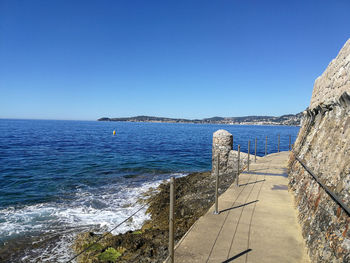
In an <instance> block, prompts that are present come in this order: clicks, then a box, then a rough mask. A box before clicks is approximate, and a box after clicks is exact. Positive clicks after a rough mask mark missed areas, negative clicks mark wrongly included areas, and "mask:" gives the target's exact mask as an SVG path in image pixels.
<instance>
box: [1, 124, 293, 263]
mask: <svg viewBox="0 0 350 263" xmlns="http://www.w3.org/2000/svg"><path fill="white" fill-rule="evenodd" d="M218 129H226V130H227V131H229V132H231V133H232V134H233V136H234V149H237V145H238V144H239V145H241V150H242V151H243V152H247V148H248V140H251V141H252V144H251V145H252V146H251V153H252V154H254V140H255V138H257V139H258V147H257V148H258V155H259V156H263V155H264V153H265V136H268V153H272V152H277V142H278V135H280V138H281V140H280V145H281V146H280V148H281V150H282V151H284V150H288V144H289V135H291V138H292V143H293V142H294V140H295V139H296V136H297V133H298V131H299V127H289V126H248V125H212V124H208V125H204V124H177V123H136V122H135V123H131V122H97V121H53V120H7V119H3V120H0V248H1V246H5V245H8V243H9V242H13V241H14V240H16V241H17V242H18V240H21V239H22V238H23V237H40V238H41V239H42V238H44V237H46V238H48V239H49V238H50V237H51V236H52V235H58V236H59V238H56V239H55V241H54V242H55V243H54V244H51V246H50V250H47V251H45V250H42V249H41V250H40V251H39V250H38V251H27V252H26V254H25V255H23V258H22V260H23V262H37V261H40V262H45V261H47V262H50V261H52V260H53V258H54V259H55V260H54V261H55V262H64V261H65V260H67V259H68V258H69V256H71V255H72V251H70V245H71V243H72V241H73V240H74V236H75V235H76V234H77V233H78V232H80V231H87V230H92V229H94V230H96V229H99V230H100V231H105V230H108V229H111V228H112V227H114V226H115V225H116V224H118V223H119V222H121V221H122V220H123V219H125V218H126V217H128V215H130V214H132V213H133V211H135V209H137V208H138V206H139V204H138V203H137V200H138V199H139V197H142V194H143V193H145V192H146V191H148V190H149V189H151V188H155V187H157V186H158V185H159V184H160V183H161V182H162V181H163V180H166V179H169V177H170V176H184V175H187V174H189V173H191V172H195V171H207V170H210V169H211V144H212V134H213V132H215V131H216V130H218ZM114 130H115V131H116V134H115V135H113V131H114ZM135 202H136V203H135ZM147 218H148V216H147V215H146V214H145V209H144V210H142V211H141V212H140V213H138V214H137V215H136V216H135V217H134V218H133V220H132V221H129V222H128V223H127V224H125V225H122V226H121V227H120V228H118V229H116V231H115V232H114V233H120V232H125V231H127V230H131V229H137V228H138V227H140V226H141V225H142V223H143V222H144V220H145V219H147ZM45 253H46V254H47V255H46V254H45Z"/></svg>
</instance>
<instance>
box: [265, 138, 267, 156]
mask: <svg viewBox="0 0 350 263" xmlns="http://www.w3.org/2000/svg"><path fill="white" fill-rule="evenodd" d="M266 155H267V136H266V141H265V156H266Z"/></svg>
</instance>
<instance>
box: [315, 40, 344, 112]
mask: <svg viewBox="0 0 350 263" xmlns="http://www.w3.org/2000/svg"><path fill="white" fill-rule="evenodd" d="M349 72H350V39H349V40H348V41H347V42H346V43H345V45H344V47H343V48H342V49H341V50H340V52H339V54H338V56H337V57H336V58H335V59H333V60H332V61H331V63H330V64H329V65H328V67H327V69H326V70H325V72H323V74H322V75H321V76H320V77H318V78H317V79H316V81H315V85H314V90H313V92H312V98H311V103H310V107H309V108H310V109H313V108H315V107H317V106H318V105H320V104H329V103H332V102H334V101H335V100H337V99H338V98H339V97H340V96H341V95H342V94H343V93H344V92H345V91H349V90H350V74H349Z"/></svg>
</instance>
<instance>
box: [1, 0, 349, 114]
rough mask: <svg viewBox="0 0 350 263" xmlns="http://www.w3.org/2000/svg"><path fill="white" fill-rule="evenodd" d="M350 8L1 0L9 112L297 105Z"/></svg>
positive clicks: (344, 4)
mask: <svg viewBox="0 0 350 263" xmlns="http://www.w3.org/2000/svg"><path fill="white" fill-rule="evenodd" d="M349 11H350V1H349V0H329V1H319V0H318V1H280V0H276V1H268V0H264V1H261V0H256V1H247V0H244V1H243V0H241V1H238V0H226V1H220V0H219V1H213V0H210V1H203V0H200V1H190V0H186V1H180V0H179V1H164V0H160V1H152V0H147V1H145V0H142V1H133V0H113V1H103V0H99V1H88V0H84V1H77V0H74V1H71V0H69V1H62V0H57V1H54V0H50V1H46V0H42V1H35V0H31V1H17V0H8V1H4V0H0V91H1V92H0V118H35V119H77V120H95V119H97V118H99V117H102V116H108V117H127V116H135V115H153V116H164V117H183V118H205V117H212V116H227V117H228V116H246V115H275V116H278V115H282V114H288V113H297V112H300V111H302V110H304V109H305V108H306V107H307V106H308V104H309V102H310V98H311V93H312V88H313V83H314V80H315V79H316V77H318V76H319V75H320V74H321V73H322V72H323V71H324V70H325V68H326V67H327V65H328V63H329V62H330V61H331V59H333V58H334V57H335V56H336V55H337V53H338V52H339V50H340V48H341V47H342V46H343V44H344V43H345V42H346V40H347V39H348V38H349V37H350V17H349Z"/></svg>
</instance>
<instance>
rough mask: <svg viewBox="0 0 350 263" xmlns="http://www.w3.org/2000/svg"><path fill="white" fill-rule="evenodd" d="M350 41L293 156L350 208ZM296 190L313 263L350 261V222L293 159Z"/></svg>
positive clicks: (307, 116) (319, 84)
mask: <svg viewBox="0 0 350 263" xmlns="http://www.w3.org/2000/svg"><path fill="white" fill-rule="evenodd" d="M349 76H350V40H349V41H348V42H347V43H346V44H345V46H344V47H343V49H342V50H341V51H340V53H339V55H338V56H337V58H336V59H334V60H333V61H332V62H331V63H330V65H329V66H328V68H327V69H326V71H325V73H323V74H322V76H321V77H319V78H318V79H317V80H316V82H315V87H314V91H313V96H312V100H311V104H310V107H309V109H308V110H307V111H305V113H304V120H303V122H302V127H301V129H300V131H299V135H298V138H297V140H296V142H295V146H294V152H295V154H296V155H297V156H298V157H299V158H300V159H301V160H302V161H303V162H304V163H305V164H306V166H308V167H309V168H310V170H312V171H313V172H314V173H315V174H316V175H317V176H318V177H319V178H320V181H321V182H322V183H323V184H325V185H326V186H327V187H328V188H329V189H330V190H331V191H333V192H334V193H335V194H336V195H337V196H338V197H339V198H340V199H341V200H342V201H343V202H344V203H345V204H346V205H347V206H348V207H349V206H350V85H349V84H350V79H349ZM289 180H290V183H289V186H290V189H291V190H293V191H294V194H295V200H296V203H297V207H298V210H299V220H300V223H301V225H302V229H303V236H304V238H305V241H306V244H307V246H308V248H309V255H310V258H311V259H312V262H350V230H349V228H350V217H349V215H348V214H347V213H346V212H345V211H344V210H343V209H342V208H341V207H340V206H339V205H338V204H337V203H336V202H335V201H334V200H333V199H332V198H331V197H330V196H329V195H328V194H327V193H326V192H325V190H324V189H323V188H322V187H320V186H319V184H318V183H317V182H316V181H315V180H314V179H313V178H312V177H311V176H310V175H309V174H308V173H307V172H306V171H305V169H304V168H303V167H302V166H301V165H300V163H299V162H298V161H296V160H295V159H294V157H293V155H292V156H291V159H290V170H289Z"/></svg>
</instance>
